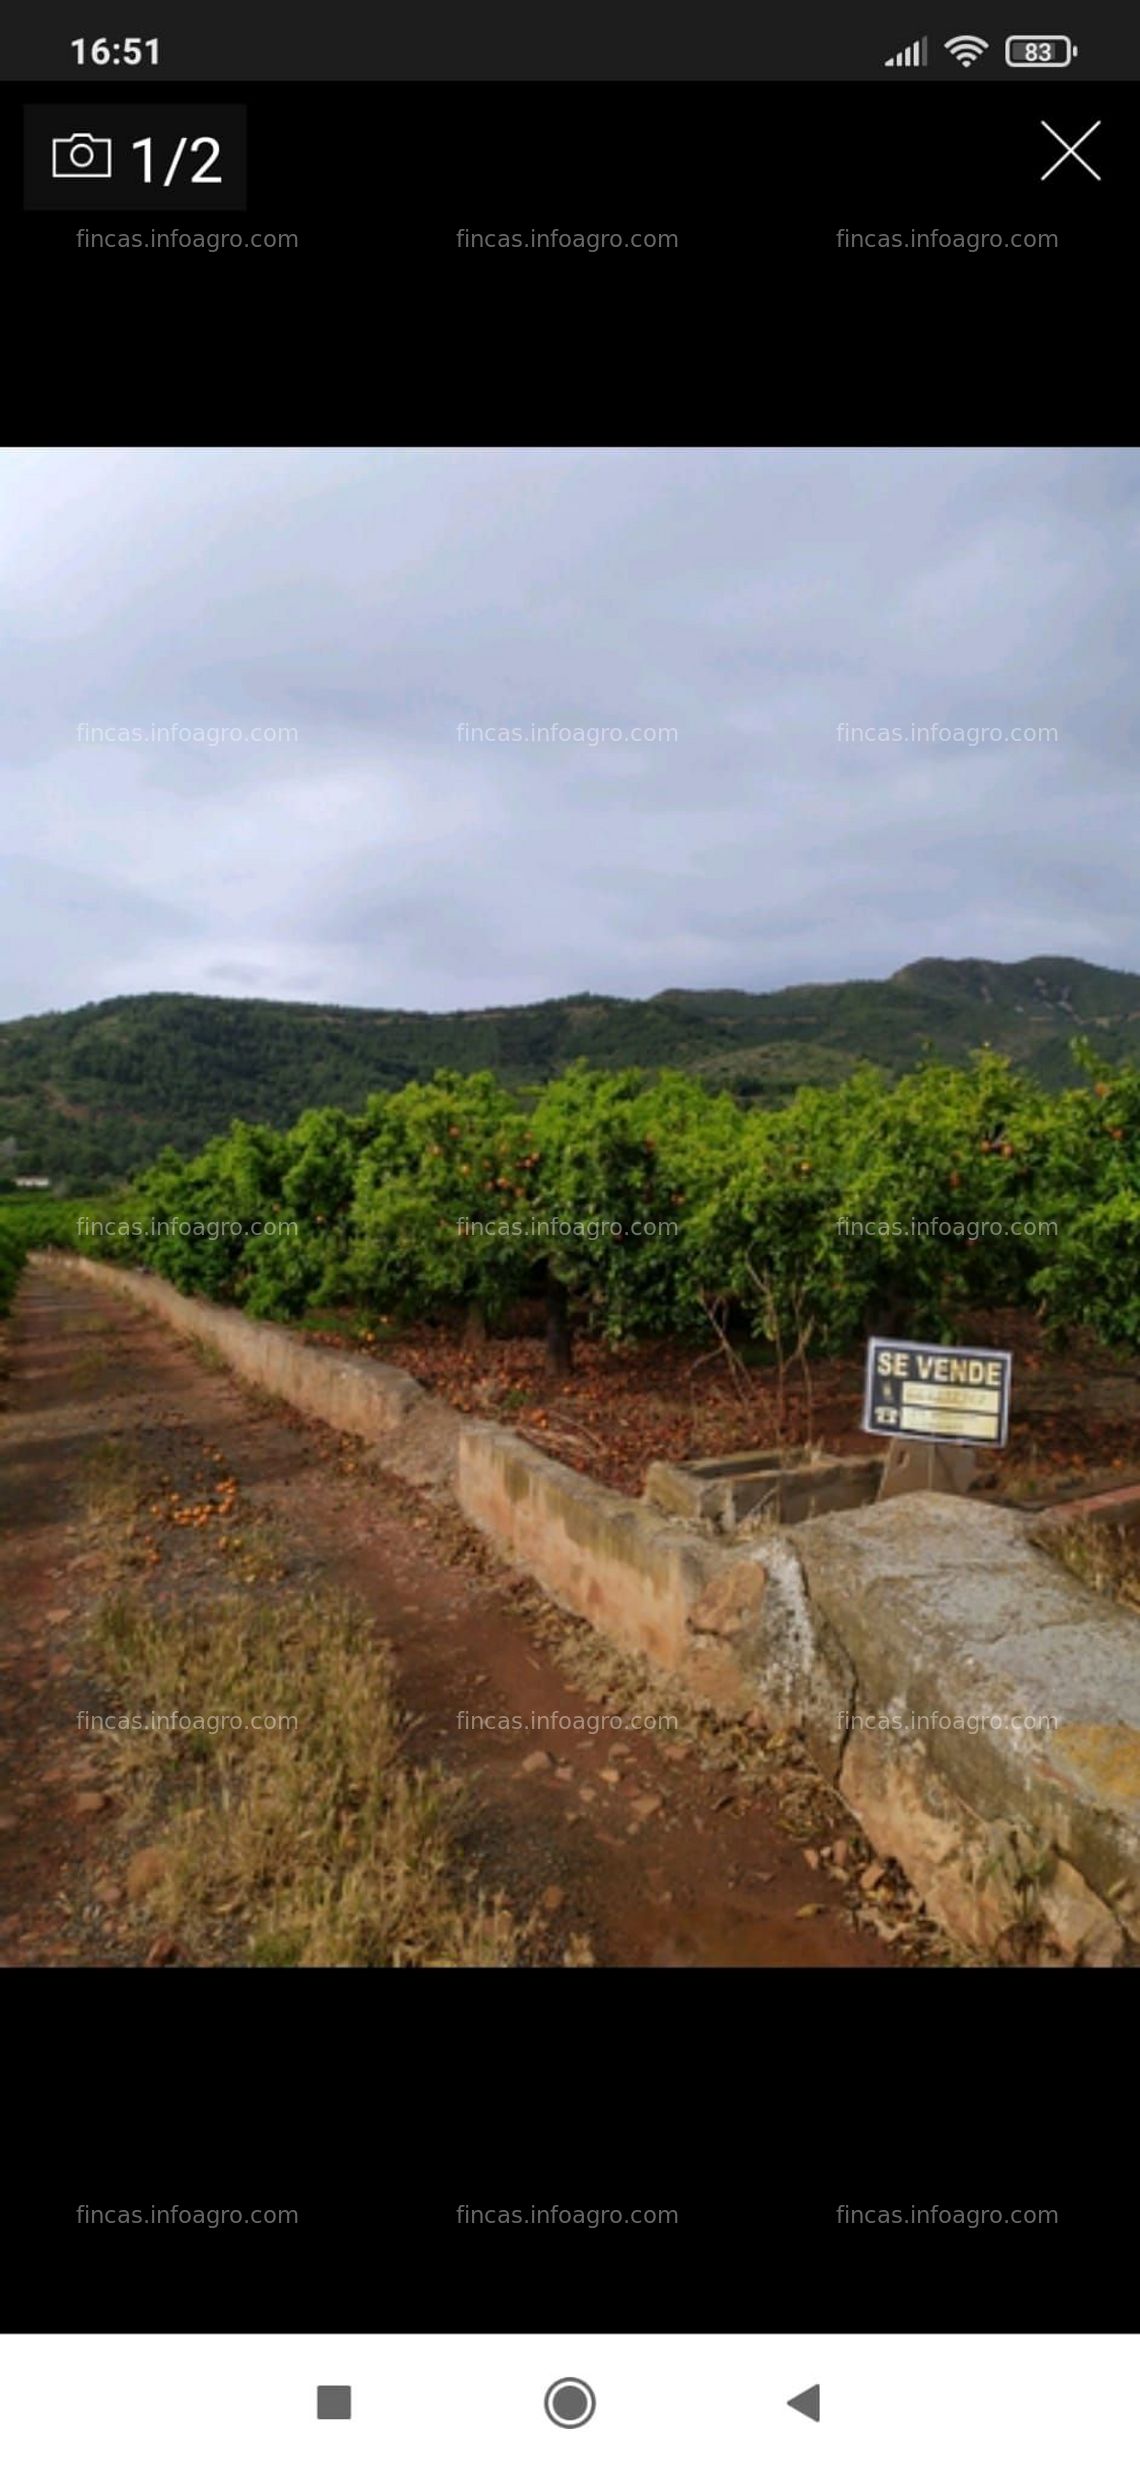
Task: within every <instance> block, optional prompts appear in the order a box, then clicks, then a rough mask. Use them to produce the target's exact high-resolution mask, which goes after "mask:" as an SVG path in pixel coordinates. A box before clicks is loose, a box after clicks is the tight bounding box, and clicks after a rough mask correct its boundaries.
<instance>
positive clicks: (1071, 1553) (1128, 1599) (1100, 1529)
mask: <svg viewBox="0 0 1140 2471" xmlns="http://www.w3.org/2000/svg"><path fill="white" fill-rule="evenodd" d="M1030 1535H1031V1538H1032V1541H1033V1543H1034V1544H1036V1545H1039V1546H1040V1548H1041V1550H1042V1552H1045V1553H1051V1554H1052V1556H1053V1558H1054V1560H1055V1561H1059V1562H1060V1563H1061V1564H1062V1566H1063V1568H1064V1569H1066V1570H1071V1571H1072V1573H1073V1577H1074V1578H1076V1579H1082V1580H1083V1581H1084V1584H1085V1586H1086V1587H1092V1588H1095V1590H1096V1593H1097V1595H1098V1596H1112V1597H1114V1598H1115V1599H1116V1602H1117V1603H1118V1604H1124V1605H1128V1606H1129V1607H1130V1608H1131V1610H1132V1611H1133V1612H1140V1524H1137V1525H1136V1526H1131V1527H1117V1526H1114V1525H1112V1524H1107V1523H1104V1522H1102V1521H1100V1520H1095V1519H1065V1520H1063V1521H1060V1522H1059V1523H1058V1524H1057V1526H1055V1527H1053V1526H1049V1525H1048V1524H1046V1525H1044V1526H1042V1527H1037V1526H1036V1525H1033V1526H1031V1528H1030Z"/></svg>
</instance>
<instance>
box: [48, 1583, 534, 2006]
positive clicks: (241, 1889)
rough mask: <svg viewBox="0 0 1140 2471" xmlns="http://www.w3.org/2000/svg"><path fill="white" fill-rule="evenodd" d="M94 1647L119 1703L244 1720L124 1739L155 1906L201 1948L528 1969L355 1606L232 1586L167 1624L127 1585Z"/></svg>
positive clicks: (135, 1828) (353, 1961) (120, 1743)
mask: <svg viewBox="0 0 1140 2471" xmlns="http://www.w3.org/2000/svg"><path fill="white" fill-rule="evenodd" d="M94 1644H95V1646H96V1649H97V1651H98V1653H99V1654H100V1657H101V1659H102V1662H103V1664H104V1667H105V1669H106V1671H107V1674H108V1678H109V1680H111V1681H113V1683H114V1684H115V1685H116V1689H117V1695H118V1698H119V1702H120V1704H121V1705H122V1706H123V1707H125V1708H131V1709H136V1708H137V1709H139V1710H140V1711H141V1710H143V1709H150V1708H155V1709H159V1710H162V1711H164V1712H169V1711H171V1710H174V1709H178V1710H181V1711H182V1712H183V1713H184V1714H185V1715H188V1716H192V1717H193V1716H198V1717H202V1718H208V1717H210V1716H213V1717H215V1718H219V1717H225V1718H226V1719H228V1720H232V1719H234V1718H237V1719H240V1720H241V1721H240V1724H238V1725H234V1724H233V1722H232V1721H229V1722H227V1724H226V1725H225V1728H224V1729H220V1730H215V1731H212V1732H211V1731H209V1730H207V1729H206V1728H205V1726H204V1725H203V1726H200V1727H198V1728H196V1729H190V1730H179V1731H166V1732H149V1731H147V1732H142V1731H139V1732H126V1733H121V1734H119V1735H116V1736H115V1737H114V1739H115V1742H116V1754H117V1758H118V1761H119V1764H120V1768H121V1771H122V1779H123V1786H124V1792H125V1797H126V1803H127V1812H128V1824H129V1826H130V1828H131V1833H132V1835H133V1836H134V1837H135V1839H136V1841H137V1840H138V1835H139V1832H140V1823H145V1824H146V1825H147V1826H148V1827H149V1829H150V1841H151V1843H152V1844H153V1846H154V1848H155V1852H156V1856H157V1857H160V1858H156V1860H155V1862H154V1865H153V1867H154V1869H155V1871H156V1873H158V1874H159V1875H158V1876H157V1877H156V1880H155V1883H154V1885H153V1887H152V1888H151V1889H150V1890H149V1898H148V1901H149V1903H150V1907H151V1910H152V1912H153V1913H154V1915H155V1917H156V1919H158V1920H159V1921H161V1922H162V1923H163V1924H164V1925H165V1926H166V1927H167V1928H168V1929H169V1930H171V1931H173V1932H174V1933H175V1934H176V1935H177V1937H178V1939H179V1940H180V1941H181V1943H182V1944H183V1946H184V1947H185V1949H186V1952H187V1954H188V1955H189V1956H190V1957H191V1958H192V1959H195V1960H196V1961H198V1962H203V1963H212V1962H213V1963H216V1962H230V1963H234V1962H236V1963H245V1964H251V1965H303V1966H311V1965H318V1966H320V1965H331V1966H349V1965H352V1966H355V1965H377V1966H398V1967H406V1966H471V1965H478V1966H485V1965H489V1966H508V1965H512V1964H514V1963H516V1962H517V1961H518V1958H519V1952H520V1946H521V1933H520V1932H519V1930H518V1929H517V1927H516V1925H515V1923H514V1922H513V1920H512V1917H511V1915H510V1913H509V1912H508V1911H507V1909H506V1908H505V1907H504V1906H503V1904H502V1903H501V1901H499V1900H495V1899H491V1900H488V1899H487V1898H485V1897H483V1896H481V1895H478V1894H475V1893H473V1892H472V1890H471V1886H470V1882H469V1881H468V1880H466V1879H465V1878H463V1877H461V1876H460V1875H459V1873H458V1871H457V1867H456V1863H455V1859H454V1855H453V1851H452V1844H451V1836H450V1830H449V1827H448V1825H447V1823H446V1819H445V1803H447V1802H448V1800H449V1798H450V1797H449V1789H448V1788H447V1787H446V1785H444V1784H443V1783H442V1782H441V1780H439V1779H438V1778H437V1777H435V1776H432V1775H424V1774H419V1773H416V1772H414V1771H413V1770H411V1769H410V1768H409V1767H408V1766H407V1764H406V1763H405V1759H404V1755H403V1753H404V1748H405V1743H406V1729H405V1727H404V1726H403V1724H402V1721H401V1717H400V1713H399V1710H398V1708H397V1705H396V1702H395V1699H394V1696H393V1690H392V1676H391V1668H390V1664H389V1661H388V1658H387V1656H386V1654H385V1653H384V1652H383V1651H382V1650H381V1649H380V1648H378V1647H377V1645H376V1643H375V1640H374V1638H373V1635H372V1631H371V1626H370V1623H369V1620H368V1617H367V1615H366V1613H365V1612H364V1610H363V1609H362V1608H361V1607H359V1606H358V1605H357V1604H355V1603H354V1602H353V1601H352V1600H350V1599H347V1598H343V1597H331V1596H322V1595H318V1594H310V1595H306V1596H304V1597H300V1598H295V1599H293V1600H292V1601H287V1600H283V1599H281V1598H276V1599H274V1601H273V1602H272V1603H270V1604H267V1605H259V1604H257V1603H255V1602H253V1603H251V1602H250V1600H249V1599H248V1598H246V1597H244V1596H242V1597H233V1598H227V1599H223V1601H222V1602H221V1603H219V1604H215V1605H214V1606H212V1607H211V1608H209V1609H207V1610H204V1611H203V1613H202V1615H201V1616H200V1617H199V1618H197V1619H195V1618H194V1617H192V1616H189V1615H183V1616H180V1617H179V1618H178V1619H177V1620H175V1621H173V1622H172V1621H171V1620H170V1619H169V1618H166V1617H164V1618H163V1619H162V1620H161V1621H159V1620H156V1619H155V1617H154V1616H153V1615H152V1614H150V1613H149V1612H148V1611H147V1610H146V1609H145V1608H144V1607H143V1606H142V1605H141V1604H140V1603H138V1602H137V1601H136V1600H135V1599H133V1598H132V1597H131V1596H129V1595H126V1594H123V1595H119V1596H118V1597H115V1598H112V1599H111V1600H110V1601H109V1602H108V1603H107V1604H106V1605H105V1606H104V1607H103V1609H102V1611H101V1612H100V1614H99V1615H98V1617H97V1619H96V1624H95V1633H94ZM255 1717H256V1718H257V1719H258V1720H259V1721H258V1724H257V1725H256V1726H255V1725H254V1723H253V1721H252V1720H253V1719H254V1718H255ZM267 1717H272V1718H273V1719H275V1720H276V1723H275V1726H274V1728H273V1729H271V1730H266V1729H264V1720H265V1719H266V1718H267ZM282 1719H285V1720H287V1721H286V1722H284V1723H282V1721H281V1720H282Z"/></svg>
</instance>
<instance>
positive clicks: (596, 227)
mask: <svg viewBox="0 0 1140 2471" xmlns="http://www.w3.org/2000/svg"><path fill="white" fill-rule="evenodd" d="M1137 91H1138V90H1137V89H1135V88H1133V87H1130V86H1122V87H1118V88H1116V89H1115V90H1112V89H1107V88H1101V87H1095V86H1091V85H1084V86H1082V87H1081V88H1080V90H1079V92H1078V91H1077V90H1076V89H1069V90H1068V91H1067V92H1062V91H1060V90H1059V89H1058V84H1057V81H1056V80H1055V79H1048V78H1045V79H1043V80H1042V81H1041V82H1040V83H1039V84H1035V85H1033V89H1032V92H1029V91H1027V89H1026V87H1025V86H1024V85H1022V84H1016V83H1015V84H1013V85H1009V86H997V85H994V84H992V83H991V84H989V85H987V86H970V85H969V80H968V78H966V77H963V80H962V84H961V86H946V85H930V86H927V87H923V86H922V85H921V82H916V83H915V84H911V85H906V84H905V83H904V84H902V85H898V86H892V87H890V88H889V89H884V88H881V87H873V88H872V87H859V88H849V89H844V88H840V87H788V86H783V87H769V88H765V87H762V86H718V87H702V88H699V89H692V88H685V87H676V86H653V87H648V86H647V87H641V88H632V87H599V86H592V85H591V86H587V85H582V86H566V87H551V86H541V87H538V86H535V87H510V88H487V87H479V88H473V87H459V86H446V87H444V86H401V87H394V86H375V85H372V86H369V85H360V86H355V87H348V86H320V87H316V88H313V89H311V90H308V91H298V90H297V89H295V88H283V87H280V86H278V87H262V88H256V87H251V88H236V87H232V86H227V87H224V88H222V87H193V88H187V89H186V90H185V92H184V95H183V96H182V97H181V98H180V99H183V100H184V101H185V102H186V104H187V105H188V106H191V105H193V106H194V107H200V108H208V106H209V105H210V103H211V102H215V103H216V102H220V101H222V100H225V101H227V102H233V101H239V100H240V101H245V102H246V103H247V105H248V113H249V121H248V210H247V212H246V213H245V214H243V215H235V216H233V217H227V216H225V215H217V214H212V215H211V216H210V217H209V223H210V226H211V227H212V228H213V229H215V230H216V229H217V228H219V227H227V226H229V227H231V228H233V229H234V230H241V231H243V232H244V233H246V234H248V233H249V232H250V231H251V230H253V229H255V228H256V229H258V230H262V231H267V230H268V231H284V232H295V233H296V234H297V238H298V246H297V248H296V249H295V250H289V251H279V252H277V253H270V252H267V251H264V250H261V251H257V250H252V249H250V248H248V247H245V248H243V249H242V250H241V251H239V252H234V253H229V252H220V253H218V254H216V255H213V256H211V255H209V254H207V253H206V252H204V251H192V250H189V249H187V250H183V251H179V252H176V253H172V252H170V251H168V250H166V249H164V250H162V252H161V253H159V252H152V251H150V250H148V249H143V250H123V251H118V250H115V251H111V250H102V251H99V252H97V253H96V252H92V251H90V250H82V251H81V250H78V249H77V248H76V247H75V245H74V229H75V228H76V227H78V225H80V224H87V225H88V226H89V227H90V226H92V225H95V224H98V225H99V226H101V227H102V228H104V229H105V228H106V227H107V226H108V225H115V226H117V227H119V228H126V229H134V228H139V229H142V228H144V225H145V218H144V217H142V216H141V215H136V214H127V215H124V216H119V217H111V216H107V215H105V214H99V213H95V212H92V211H91V210H90V207H89V205H88V206H84V208H83V209H82V210H79V211H77V212H76V214H75V216H74V218H72V217H70V216H68V215H64V214H59V213H55V214H52V215H44V214H34V215H22V214H21V211H20V206H19V196H20V188H19V155H20V123H19V108H18V101H17V99H16V96H15V93H14V92H13V95H12V96H11V98H10V100H9V103H8V106H7V108H8V110H9V114H10V119H9V128H8V132H7V134H8V137H9V161H10V165H11V173H10V192H9V196H10V206H11V215H12V228H11V229H10V233H9V238H10V241H11V243H12V245H13V247H14V249H15V251H16V254H17V258H18V260H19V261H20V262H21V263H22V266H23V269H24V271H25V273H26V275H27V277H28V289H29V294H30V296H31V298H32V299H35V300H37V301H38V303H39V304H40V308H41V311H42V309H43V307H44V305H45V304H47V303H48V302H50V316H48V317H44V316H43V315H42V314H41V315H40V316H37V318H36V321H35V335H34V348H33V338H32V332H31V330H30V329H29V333H28V340H27V345H26V348H25V349H24V350H23V351H22V352H21V354H20V356H19V375H18V383H17V386H16V389H15V400H14V401H11V400H10V405H9V417H10V418H11V417H12V414H13V413H15V415H16V427H17V430H18V432H19V434H22V435H26V436H30V437H32V438H34V439H36V440H38V441H40V442H42V443H47V442H52V441H58V442H60V443H70V442H75V441H76V439H77V438H80V437H81V438H83V439H84V440H86V441H89V442H94V441H99V440H104V441H107V442H113V443H115V444H117V445H121V444H124V443H131V442H138V443H140V444H148V443H149V444H163V443H172V444H181V443H193V444H207V443H210V442H219V443H236V442H246V443H249V444H251V445H253V444H256V445H266V444H297V443H303V442H313V443H321V442H328V443H344V444H348V443H369V442H372V441H376V442H381V441H385V440H387V441H402V442H406V443H411V444H423V443H428V442H432V441H437V440H438V441H441V442H450V443H455V442H472V443H474V442H482V443H487V444H505V443H523V442H530V443H544V442H550V441H553V442H558V443H567V444H573V443H575V442H581V443H588V442H599V443H606V442H619V441H628V442H631V443H641V442H653V441H656V442H661V443H670V444H686V443H697V442H701V441H708V442H717V443H729V442H739V443H744V444H748V443H754V442H761V441H764V440H767V441H769V442H783V443H803V444H806V443H821V444H830V445H842V444H845V443H848V442H850V443H856V442H859V441H867V442H874V443H879V444H884V443H895V442H898V443H900V444H901V443H906V442H908V441H909V442H915V443H918V442H921V441H924V440H925V441H930V442H934V443H946V444H953V443H958V444H967V443H981V444H988V443H991V442H996V441H1005V442H1008V443H1012V444H1015V445H1021V444H1026V443H1029V442H1031V441H1033V440H1042V441H1045V440H1052V441H1062V442H1067V443H1070V444H1071V443H1074V442H1078V441H1083V442H1088V443H1099V442H1104V441H1106V440H1107V439H1108V438H1111V437H1115V436H1117V435H1118V434H1119V432H1120V430H1121V427H1122V425H1123V424H1124V421H1125V407H1126V405H1127V404H1128V403H1129V402H1130V401H1131V388H1130V386H1129V387H1128V389H1127V391H1126V384H1125V366H1126V363H1125V352H1126V350H1127V349H1129V348H1130V338H1128V337H1127V325H1128V321H1127V319H1126V318H1125V317H1124V315H1123V314H1122V303H1123V299H1124V297H1125V295H1126V291H1127V288H1128V284H1129V283H1130V280H1131V260H1130V256H1129V252H1128V231H1129V221H1130V216H1131V213H1132V209H1133V200H1132V190H1131V155H1132V141H1133V137H1134V133H1135V127H1136V104H1135V96H1136V93H1137ZM106 96H108V89H107V88H106V87H105V86H103V87H100V88H99V89H98V90H97V92H96V91H95V90H93V89H89V88H82V89H80V88H73V89H70V90H69V94H68V102H69V107H70V106H73V107H74V109H75V111H76V113H77V114H78V115H79V116H78V118H77V119H76V122H75V125H76V126H77V127H87V126H89V125H91V119H94V118H95V117H96V116H97V104H98V102H99V99H100V98H101V97H106ZM170 97H171V90H170V88H169V87H167V88H164V89H163V94H162V100H163V101H164V102H165V103H169V101H170ZM51 98H52V89H50V88H47V87H35V88H28V89H26V90H25V93H24V95H23V97H22V98H20V99H26V100H31V101H37V102H46V101H48V100H50V99H51ZM57 99H58V98H57ZM131 99H132V102H137V90H136V91H135V92H134V93H133V94H132V98H131ZM85 112H86V113H87V114H89V115H91V119H85V118H84V117H83V114H84V113H85ZM1043 116H1045V117H1047V118H1048V119H1049V120H1050V121H1051V122H1052V124H1053V126H1054V127H1055V128H1057V129H1058V130H1059V131H1060V133H1061V135H1062V137H1063V139H1065V140H1071V139H1076V138H1078V137H1080V136H1081V134H1082V132H1083V131H1084V130H1085V129H1087V128H1088V127H1089V125H1090V123H1091V122H1093V121H1095V120H1097V119H1100V120H1101V121H1102V127H1101V128H1100V130H1098V131H1097V134H1096V136H1095V137H1094V138H1092V139H1090V140H1089V141H1088V144H1087V146H1086V147H1085V149H1084V152H1085V153H1086V155H1087V157H1088V159H1089V161H1090V162H1091V163H1092V164H1093V165H1094V167H1095V168H1096V169H1097V170H1098V171H1099V172H1100V173H1101V178H1100V180H1099V181H1094V180H1093V179H1092V178H1091V177H1090V176H1089V175H1088V174H1087V173H1086V172H1084V171H1083V170H1082V169H1081V168H1080V166H1079V165H1078V164H1076V163H1075V162H1073V161H1069V162H1066V163H1063V164H1062V166H1061V168H1060V170H1059V171H1058V172H1056V173H1055V174H1054V175H1053V176H1052V178H1050V179H1049V180H1047V181H1044V182H1043V181H1042V179H1041V174H1042V172H1043V171H1044V170H1045V169H1046V168H1047V166H1048V164H1049V163H1050V161H1051V160H1053V159H1054V158H1055V156H1056V155H1057V154H1058V153H1059V152H1060V151H1061V150H1060V148H1059V147H1057V146H1056V145H1055V144H1054V142H1053V141H1052V140H1051V139H1050V138H1049V137H1048V136H1047V134H1046V133H1045V131H1044V130H1043V129H1042V127H1041V120H1042V117H1043ZM171 219H172V218H169V217H164V218H163V221H164V223H169V221H170V220H171ZM183 221H184V222H185V224H186V226H187V227H188V228H189V227H190V226H191V225H197V227H198V228H199V229H202V228H203V226H204V224H205V221H206V218H204V217H196V216H192V215H190V214H187V215H186V216H185V217H184V218H183ZM532 227H534V228H538V229H546V230H549V229H551V228H553V227H559V228H561V229H562V230H564V231H572V230H582V231H585V232H591V231H592V232H597V231H603V230H604V231H621V232H624V233H626V234H628V233H630V232H632V231H639V232H646V231H654V232H672V231H675V232H676V233H677V239H678V245H677V247H676V248H675V249H670V250H664V249H662V250H658V251H656V252H653V253H651V252H648V251H645V250H640V251H634V250H632V249H630V248H629V247H626V248H625V249H624V250H622V251H618V252H614V251H605V252H602V251H599V252H598V253H596V254H593V255H591V254H589V253H587V252H583V251H577V250H570V249H565V248H559V249H558V250H557V251H554V250H541V251H540V250H529V249H524V250H515V249H499V248H495V249H471V248H463V249H460V248H458V247H457V245H456V238H455V235H456V233H457V232H458V231H459V230H461V229H464V228H466V229H468V230H479V231H482V232H512V231H516V230H522V231H529V230H530V229H531V228H532ZM912 227H916V228H920V229H924V230H929V229H931V228H932V227H938V228H940V229H942V230H943V231H954V230H958V231H962V232H980V231H985V232H992V231H998V232H1002V233H1003V234H1006V235H1008V233H1009V232H1011V231H1015V230H1016V231H1033V232H1038V231H1048V232H1052V231H1055V232H1056V233H1057V234H1058V239H1059V244H1060V245H1059V246H1058V247H1057V248H1056V249H1050V250H1047V251H1046V250H1040V251H1036V252H1031V251H1026V250H1013V249H1011V248H1009V247H1006V248H1005V249H1003V250H1001V251H992V250H989V251H980V252H978V253H976V254H970V253H969V252H966V251H962V250H954V249H948V248H945V247H937V248H935V249H927V250H921V251H918V250H907V249H903V250H894V249H887V250H884V249H880V248H873V249H870V248H867V249H859V250H854V249H839V248H837V246H836V244H835V234H836V232H837V231H838V230H840V229H844V228H846V229H849V230H851V229H857V230H860V231H862V232H866V233H870V232H875V233H879V232H891V231H895V230H900V231H903V232H909V230H910V229H911V228H912ZM1114 258H1115V262H1116V266H1117V269H1118V274H1119V289H1117V290H1116V291H1115V297H1114V283H1113V262H1114Z"/></svg>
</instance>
